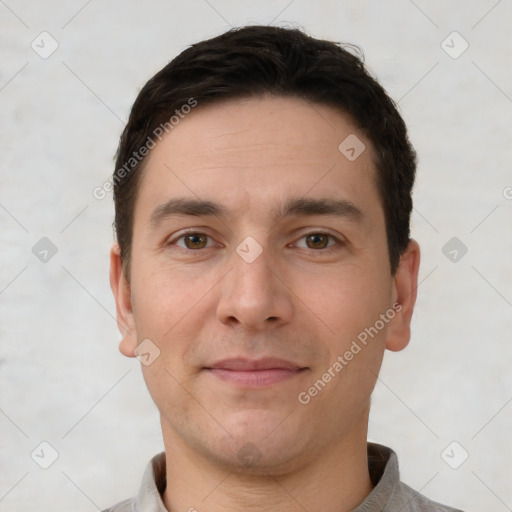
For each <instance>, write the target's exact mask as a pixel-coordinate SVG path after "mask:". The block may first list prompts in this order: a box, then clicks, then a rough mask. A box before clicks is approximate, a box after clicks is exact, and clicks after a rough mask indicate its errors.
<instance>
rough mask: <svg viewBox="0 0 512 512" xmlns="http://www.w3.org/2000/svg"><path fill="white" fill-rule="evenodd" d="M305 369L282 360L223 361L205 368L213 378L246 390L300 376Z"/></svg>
mask: <svg viewBox="0 0 512 512" xmlns="http://www.w3.org/2000/svg"><path fill="white" fill-rule="evenodd" d="M307 369H308V368H307V367H301V366H298V365H297V364H295V363H292V362H290V361H286V360H284V359H275V358H263V359H244V358H236V359H224V360H222V361H218V362H216V363H214V364H212V365H211V366H208V367H205V368H204V370H206V371H207V372H208V373H210V374H211V375H213V376H214V377H216V378H218V379H220V380H223V381H225V382H229V383H231V384H235V385H239V386H242V387H248V388H259V387H266V386H271V385H273V384H277V383H279V382H283V381H286V380H289V379H292V378H294V377H297V376H298V375H300V374H302V373H303V372H304V371H305V370H307Z"/></svg>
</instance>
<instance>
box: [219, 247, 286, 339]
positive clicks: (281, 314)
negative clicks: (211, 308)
mask: <svg viewBox="0 0 512 512" xmlns="http://www.w3.org/2000/svg"><path fill="white" fill-rule="evenodd" d="M230 263H232V266H231V271H230V272H228V274H227V275H226V277H225V278H224V279H223V280H222V284H221V288H220V298H219V301H218V305H217V318H218V319H219V321H220V322H222V323H223V324H225V325H228V326H231V327H233V326H243V327H245V328H246V329H248V330H254V331H262V330H265V329H268V328H270V327H279V326H281V325H284V324H286V323H288V322H289V321H290V320H291V318H292V316H293V309H294V308H293V300H292V299H293V292H292V291H291V287H290V283H287V282H286V281H287V278H286V276H285V275H284V274H283V271H282V270H283V269H282V268H281V269H280V268H279V266H278V265H277V264H276V262H275V261H273V259H272V258H271V256H270V255H269V254H268V251H266V250H263V252H262V253H261V254H260V255H259V256H258V257H257V258H256V259H255V260H254V261H252V262H250V263H249V262H247V261H245V260H244V259H243V258H242V257H241V256H240V255H239V254H238V253H236V252H235V253H233V256H232V258H231V262H230ZM281 267H282V266H281Z"/></svg>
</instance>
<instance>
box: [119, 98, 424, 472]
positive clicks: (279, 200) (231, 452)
mask: <svg viewBox="0 0 512 512" xmlns="http://www.w3.org/2000/svg"><path fill="white" fill-rule="evenodd" d="M349 136H351V137H352V138H351V139H348V140H349V141H350V140H352V141H357V139H354V136H355V137H357V138H358V139H359V142H362V143H363V144H364V146H365V149H364V151H363V152H362V153H361V154H360V155H359V156H358V157H357V158H355V159H354V158H353V156H354V155H353V153H354V152H351V151H350V149H348V150H347V151H345V152H342V151H340V150H339V149H338V146H339V145H340V143H342V142H343V141H344V140H345V139H346V138H347V137H349ZM358 144H359V143H358ZM342 148H343V146H342ZM359 148H362V146H357V147H356V151H357V150H358V149H359ZM347 155H348V156H350V157H351V158H350V159H349V158H347ZM375 173H376V169H375V165H374V160H373V155H372V150H371V144H370V142H369V141H368V140H367V139H366V138H365V136H364V135H363V134H362V133H361V132H360V131H359V130H358V129H357V128H356V127H355V126H354V124H353V123H351V121H350V119H349V118H348V117H347V116H345V115H343V114H341V113H339V112H337V111H335V110H334V109H332V108H330V107H327V106H322V105H317V104H315V105H311V104H308V103H306V102H304V101H302V100H298V99H292V98H275V97H266V98H259V99H246V100H236V101H235V100H232V101H229V102H225V103H222V104H216V105H212V106H207V107H204V108H202V107H201V105H199V106H198V107H197V109H195V110H194V111H193V112H192V113H190V114H189V115H188V116H187V117H185V118H184V119H183V120H181V121H180V123H179V125H178V126H176V127H175V128H174V129H173V130H172V132H170V133H169V134H168V135H167V136H166V138H164V139H162V141H161V142H159V143H158V144H157V146H156V147H155V148H154V149H153V150H152V152H151V154H150V156H149V157H148V160H147V162H146V167H145V169H144V171H143V174H142V176H141V180H140V185H139V190H138V196H137V201H136V205H135V221H134V226H133V245H132V249H131V268H130V283H128V282H127V281H126V279H125V278H124V275H123V273H122V272H121V270H120V269H121V264H120V260H119V250H118V248H117V247H114V248H113V250H112V255H111V258H112V273H111V282H112V287H113V290H114V293H115V295H116V303H117V311H118V318H119V323H120V325H122V330H123V335H124V337H123V341H122V342H121V351H122V352H123V353H124V354H125V355H128V356H133V355H134V352H136V347H137V346H138V345H139V344H140V343H141V342H143V340H150V341H144V344H143V345H141V347H142V348H143V349H142V350H141V352H143V353H144V354H145V356H142V360H143V362H144V357H145V359H146V362H150V361H151V364H147V365H143V366H142V368H143V372H144V378H145V380H146V383H147V386H148V389H149V391H150V393H151V396H152V397H153V399H154V401H155V403H156V405H157V407H158V409H159V411H160V414H161V421H162V428H163V433H164V439H171V440H172V441H173V443H174V444H176V443H177V444H178V445H181V446H184V447H187V449H189V450H194V452H195V453H197V454H200V455H203V456H205V457H208V459H209V460H210V461H215V462H217V463H218V464H221V465H226V466H228V467H231V468H233V467H237V468H239V470H242V469H243V468H247V467H248V466H251V470H252V471H256V470H257V468H263V469H264V470H268V469H269V468H273V469H274V470H276V471H277V470H283V471H285V470H286V469H288V468H289V467H291V466H292V465H300V464H305V463H307V461H309V460H311V459H313V458H315V457H319V454H321V453H327V452H329V451H332V450H333V449H335V447H336V446H338V445H339V444H340V443H342V442H348V441H349V440H351V439H354V438H356V437H358V438H359V437H361V436H364V438H365V439H366V437H365V436H366V426H367V419H368V407H369V400H370V395H371V392H372V389H373V387H374V384H375V381H376V376H377V374H378V371H379V368H380V364H381V361H382V355H383V351H384V349H385V348H386V346H387V347H388V348H390V349H392V350H399V349H401V348H403V346H405V345H406V344H407V341H408V339H409V321H410V315H411V313H412V306H413V304H414V297H415V292H414V285H415V280H416V274H417V267H418V262H419V258H418V251H417V246H415V245H414V244H412V245H410V247H409V249H408V251H407V252H406V254H405V255H404V257H403V259H402V262H401V265H400V268H399V270H398V272H397V274H396V275H395V276H391V274H390V268H389V257H388V248H387V242H386V230H385V221H384V212H383V209H382V205H381V200H380V198H379V195H378V192H377V188H376V174H375ZM396 302H400V303H401V306H399V307H395V309H393V304H395V303H396ZM365 329H366V331H365ZM362 333H366V339H365V340H364V338H365V336H364V334H362ZM369 333H371V335H370V334H369ZM363 340H364V341H365V342H364V341H363ZM148 354H149V355H148ZM153 359H154V360H153ZM336 362H337V363H338V364H336ZM326 375H327V376H326ZM166 448H167V446H166ZM249 459H250V461H251V463H250V464H248V463H247V461H248V460H249Z"/></svg>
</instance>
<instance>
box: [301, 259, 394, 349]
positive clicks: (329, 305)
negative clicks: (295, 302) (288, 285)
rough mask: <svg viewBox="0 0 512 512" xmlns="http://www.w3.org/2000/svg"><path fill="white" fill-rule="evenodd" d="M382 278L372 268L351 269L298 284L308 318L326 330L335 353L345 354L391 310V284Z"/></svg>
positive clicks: (321, 275) (307, 278)
mask: <svg viewBox="0 0 512 512" xmlns="http://www.w3.org/2000/svg"><path fill="white" fill-rule="evenodd" d="M382 275H383V273H382V271H381V270H380V269H378V268H372V267H371V266H369V265H350V266H348V265H347V266H345V267H340V268H339V269H338V270H337V271H332V270H330V271H328V272H325V274H324V273H322V274H317V275H315V276H314V277H313V278H311V276H305V275H302V276H301V277H300V278H299V279H298V280H297V281H296V282H297V289H298V292H297V295H298V297H300V299H301V300H302V301H303V303H304V309H305V311H307V312H308V315H306V316H308V317H309V319H310V320H314V321H315V323H317V324H318V325H320V326H323V329H322V330H323V331H324V334H325V335H326V336H327V338H326V339H327V340H330V341H329V345H330V346H331V348H332V349H336V350H337V351H338V352H339V351H342V350H344V347H345V346H346V345H347V343H348V344H350V342H351V341H352V340H353V339H355V338H356V337H357V335H358V334H359V333H360V332H361V331H363V330H364V329H365V328H367V327H370V326H372V325H374V323H375V321H376V320H378V318H379V315H380V314H381V313H384V312H385V311H386V309H387V308H388V307H389V297H390V293H391V288H390V283H391V281H390V280H387V279H386V278H383V277H382ZM384 275H385V274H384Z"/></svg>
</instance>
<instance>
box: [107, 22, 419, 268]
mask: <svg viewBox="0 0 512 512" xmlns="http://www.w3.org/2000/svg"><path fill="white" fill-rule="evenodd" d="M352 49H353V47H348V49H347V46H345V48H344V47H343V46H342V45H339V44H337V43H334V42H331V41H323V40H318V39H314V38H312V37H310V36H308V35H306V34H304V33H303V32H301V31H300V30H298V29H286V28H279V27H270V26H248V27H243V28H235V29H233V30H230V31H229V32H226V33H225V34H222V35H220V36H217V37H214V38H213V39H209V40H206V41H202V42H199V43H197V44H194V45H192V46H191V47H189V48H187V49H186V50H185V51H183V52H182V53H181V54H180V55H178V56H177V57H176V58H175V59H174V60H172V61H171V62H169V64H167V65H166V66H165V67H164V68H163V69H162V70H160V71H159V72H158V73H157V74H156V75H155V76H154V77H153V78H151V79H150V80H149V81H148V82H147V84H146V85H145V86H144V87H143V88H142V90H141V91H140V93H139V95H138V97H137V99H136V101H135V103H134V105H133V108H132V110H131V113H130V118H129V120H128V123H127V125H126V127H125V129H124V131H123V133H122V135H121V139H120V143H119V148H118V151H117V160H116V168H115V169H116V170H115V172H114V175H113V185H114V201H115V231H116V235H117V241H118V243H119V245H120V247H121V259H122V261H123V268H124V269H125V271H126V275H127V276H129V261H130V249H131V242H132V231H133V220H134V218H133V217H134V209H135V200H136V195H137V188H138V183H139V180H140V174H141V171H142V168H143V164H144V162H145V156H146V154H147V153H148V150H149V149H150V148H152V147H153V146H154V145H155V139H156V138H161V134H163V131H164V130H165V131H167V132H168V131H170V129H172V128H173V126H174V124H175V123H174V122H173V118H175V120H176V119H177V120H178V122H179V119H178V117H183V116H182V114H183V113H187V111H189V110H190V108H191V106H195V105H197V104H199V105H200V106H201V105H205V104H207V103H212V102H220V101H222V100H227V99H234V98H243V97H250V96H261V95H265V94H273V95H278V96H279V95H280V96H293V97H297V98H301V99H304V100H305V101H308V102H316V103H320V104H325V105H329V106H332V107H334V108H337V109H341V110H342V111H344V112H345V113H347V114H348V115H349V116H350V117H351V118H352V120H353V121H354V122H355V123H356V125H357V126H358V127H359V128H360V129H361V130H362V132H363V133H364V134H365V135H366V136H367V137H368V139H369V140H370V141H371V143H372V145H373V150H374V153H375V159H376V162H375V165H376V167H377V187H378V190H379V194H380V197H381V199H382V206H383V209H384V214H385V222H386V234H387V242H388V251H389V261H390V269H391V274H392V275H394V274H395V272H396V269H397V267H398V263H399V261H400V256H401V255H402V253H403V252H404V251H405V249H406V247H407V244H408V242H409V221H410V215H411V210H412V198H411V192H412V186H413V184H414V176H415V171H416V153H415V152H414V149H413V148H412V146H411V144H410V143H409V140H408V136H407V129H406V126H405V123H404V121H403V120H402V118H401V116H400V114H399V113H398V111H397V108H396V106H395V104H394V102H393V101H392V100H391V99H390V98H389V96H388V95H387V94H386V92H385V90H384V89H383V88H382V86H381V85H380V84H379V83H378V82H377V81H376V80H375V79H374V78H373V77H372V76H371V75H370V74H369V73H368V71H367V70H366V69H365V67H364V63H363V60H362V58H360V57H357V56H356V55H355V54H354V53H353V51H351V50H352ZM185 107H186V108H185ZM187 109H188V110H187ZM340 142H341V141H340Z"/></svg>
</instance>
